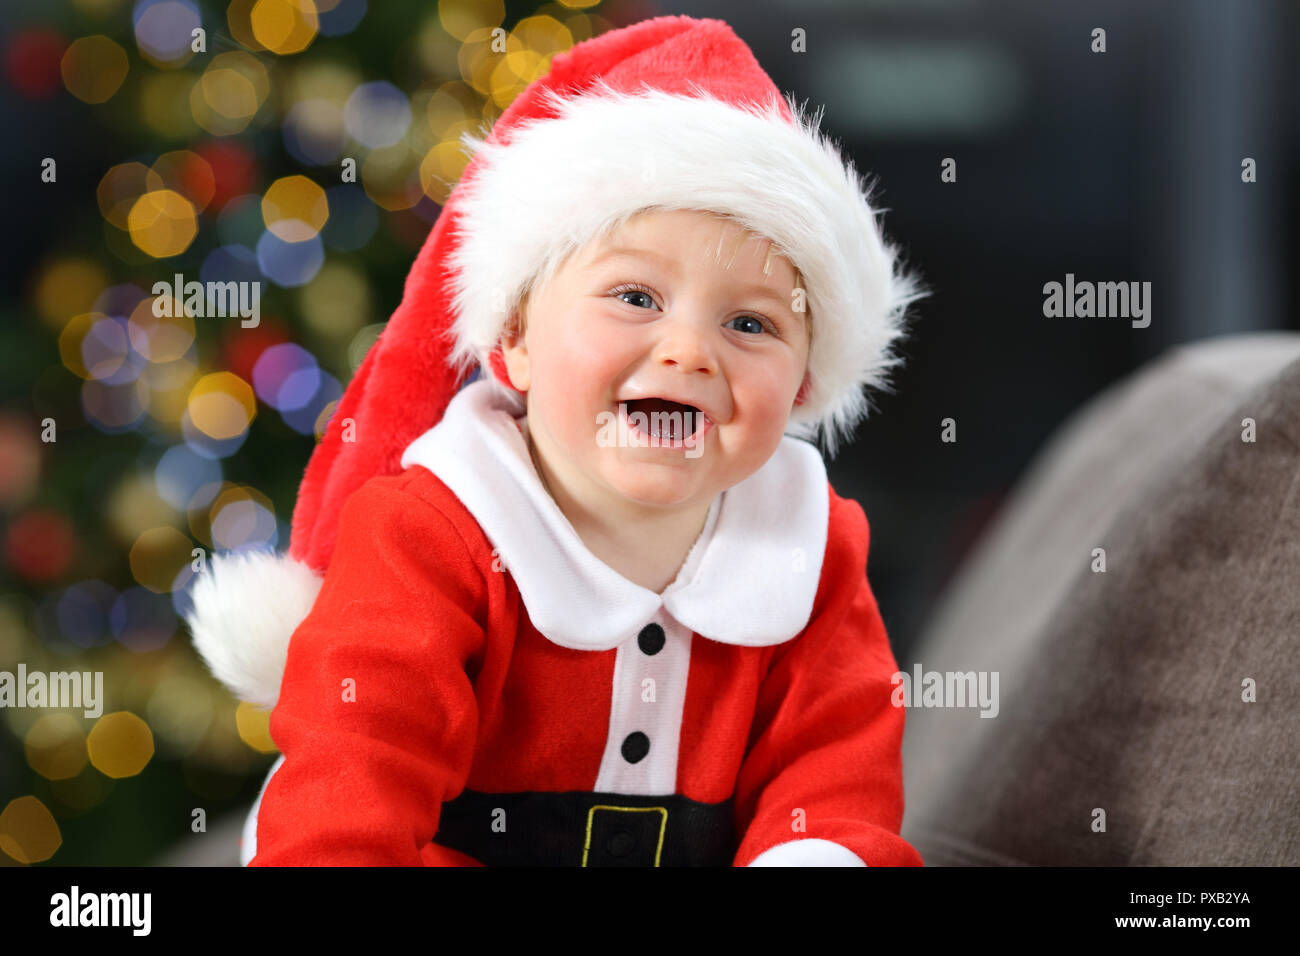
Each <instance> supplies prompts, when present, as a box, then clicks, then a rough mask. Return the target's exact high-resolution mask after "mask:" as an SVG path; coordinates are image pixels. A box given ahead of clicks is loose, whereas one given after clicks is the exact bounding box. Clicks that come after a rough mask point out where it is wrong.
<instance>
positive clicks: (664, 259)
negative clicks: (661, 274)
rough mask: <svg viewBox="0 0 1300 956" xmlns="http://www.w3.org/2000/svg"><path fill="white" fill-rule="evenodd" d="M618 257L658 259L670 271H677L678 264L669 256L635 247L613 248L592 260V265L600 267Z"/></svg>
mask: <svg viewBox="0 0 1300 956" xmlns="http://www.w3.org/2000/svg"><path fill="white" fill-rule="evenodd" d="M616 256H622V257H623V258H625V259H637V258H646V259H657V260H658V261H659V262H660V263H661V264H662V265H664V266H667V267H668V268H669V269H670V270H673V271H676V269H677V263H676V262H675V261H674V260H673V259H671V258H669V257H668V256H665V255H663V254H662V253H658V252H655V251H654V250H653V249H638V248H636V247H634V246H613V247H611V248H609V249H606V250H605V251H604V252H602V253H601V254H600V255H598V256H596V258H594V259H592V260H591V264H592V265H593V266H594V265H599V264H600V263H602V262H604V261H605V260H606V259H613V258H615V257H616Z"/></svg>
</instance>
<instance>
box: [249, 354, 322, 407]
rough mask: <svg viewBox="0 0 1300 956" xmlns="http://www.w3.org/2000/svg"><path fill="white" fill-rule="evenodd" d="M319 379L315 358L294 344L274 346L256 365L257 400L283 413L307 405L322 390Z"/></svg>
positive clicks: (255, 384) (319, 372)
mask: <svg viewBox="0 0 1300 956" xmlns="http://www.w3.org/2000/svg"><path fill="white" fill-rule="evenodd" d="M320 380H321V371H320V368H319V367H318V366H317V364H316V359H315V357H314V356H313V355H312V354H311V353H310V352H308V351H307V350H306V349H304V348H302V347H301V346H298V345H294V344H293V343H292V342H285V343H284V344H282V345H273V346H271V348H269V349H267V350H266V351H265V352H263V353H262V355H261V357H260V358H259V359H258V360H257V364H256V365H254V366H253V388H254V389H255V390H256V391H257V397H258V398H260V399H261V400H262V401H264V402H265V403H266V404H268V405H270V406H271V407H272V408H274V409H276V410H277V411H280V412H286V411H292V410H294V409H298V408H302V407H303V406H304V405H306V404H307V403H308V402H309V401H311V398H312V396H313V395H315V394H316V392H317V390H318V389H319V388H320Z"/></svg>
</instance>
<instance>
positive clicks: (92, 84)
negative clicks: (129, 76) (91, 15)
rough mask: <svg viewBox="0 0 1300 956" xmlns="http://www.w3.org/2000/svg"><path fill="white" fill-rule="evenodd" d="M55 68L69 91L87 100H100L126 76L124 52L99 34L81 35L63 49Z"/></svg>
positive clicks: (116, 88)
mask: <svg viewBox="0 0 1300 956" xmlns="http://www.w3.org/2000/svg"><path fill="white" fill-rule="evenodd" d="M59 69H60V70H61V71H62V73H63V85H64V86H66V87H67V88H68V92H69V93H71V94H72V95H73V96H75V97H76V98H77V99H79V100H84V101H85V102H87V103H103V102H104V101H105V100H107V99H109V98H110V97H112V95H113V94H114V93H116V92H117V91H118V89H119V88H120V87H121V85H122V81H123V80H125V79H126V71H127V60H126V51H125V50H123V49H122V48H121V47H120V46H118V45H117V44H116V43H114V42H113V41H112V40H110V39H109V38H108V37H106V36H103V35H100V34H97V35H95V36H91V37H82V38H81V39H80V40H74V41H73V42H72V44H71V46H69V47H68V49H67V50H66V51H65V52H64V54H63V60H62V62H61V63H60V64H59Z"/></svg>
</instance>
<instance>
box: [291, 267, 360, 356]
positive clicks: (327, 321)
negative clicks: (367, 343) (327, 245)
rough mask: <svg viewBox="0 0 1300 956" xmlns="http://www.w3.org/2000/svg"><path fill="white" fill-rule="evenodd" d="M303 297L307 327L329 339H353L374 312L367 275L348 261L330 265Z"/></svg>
mask: <svg viewBox="0 0 1300 956" xmlns="http://www.w3.org/2000/svg"><path fill="white" fill-rule="evenodd" d="M299 297H300V299H301V304H302V316H303V318H304V319H305V320H306V322H307V325H308V326H310V327H311V328H312V329H313V330H314V331H315V332H317V333H318V334H320V335H322V336H324V337H326V338H328V339H347V338H350V337H351V336H352V335H353V334H354V333H355V332H356V331H357V329H359V328H361V326H363V325H365V324H366V322H367V321H369V319H370V315H371V312H372V311H373V306H372V304H371V301H370V287H369V285H368V284H367V283H366V276H365V273H364V272H362V271H361V270H360V269H358V268H356V267H355V266H351V265H348V264H347V263H344V262H332V263H326V264H325V265H324V266H323V267H321V270H320V272H319V273H317V274H316V278H315V279H313V280H312V281H311V282H309V283H308V284H307V285H306V286H304V287H303V288H302V291H301V292H300V293H299Z"/></svg>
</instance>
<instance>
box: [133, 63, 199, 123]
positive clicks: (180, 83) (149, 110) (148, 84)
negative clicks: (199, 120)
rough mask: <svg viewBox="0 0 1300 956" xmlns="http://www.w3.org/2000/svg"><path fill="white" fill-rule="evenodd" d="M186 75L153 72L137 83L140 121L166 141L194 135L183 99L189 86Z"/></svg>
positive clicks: (188, 112) (190, 80)
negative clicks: (165, 138) (138, 86)
mask: <svg viewBox="0 0 1300 956" xmlns="http://www.w3.org/2000/svg"><path fill="white" fill-rule="evenodd" d="M193 82H194V80H193V76H192V75H191V74H189V73H185V72H178V73H154V74H152V75H150V76H146V77H145V78H144V79H143V80H142V81H141V84H140V118H141V119H143V120H144V121H145V123H147V124H148V126H149V128H150V129H152V130H153V131H154V132H155V133H157V134H158V135H160V136H165V137H167V138H168V139H188V138H189V137H191V136H193V135H194V133H195V132H197V124H195V122H194V117H193V115H191V113H190V110H189V106H188V103H187V102H186V96H187V95H188V93H189V89H190V86H191V85H193Z"/></svg>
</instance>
